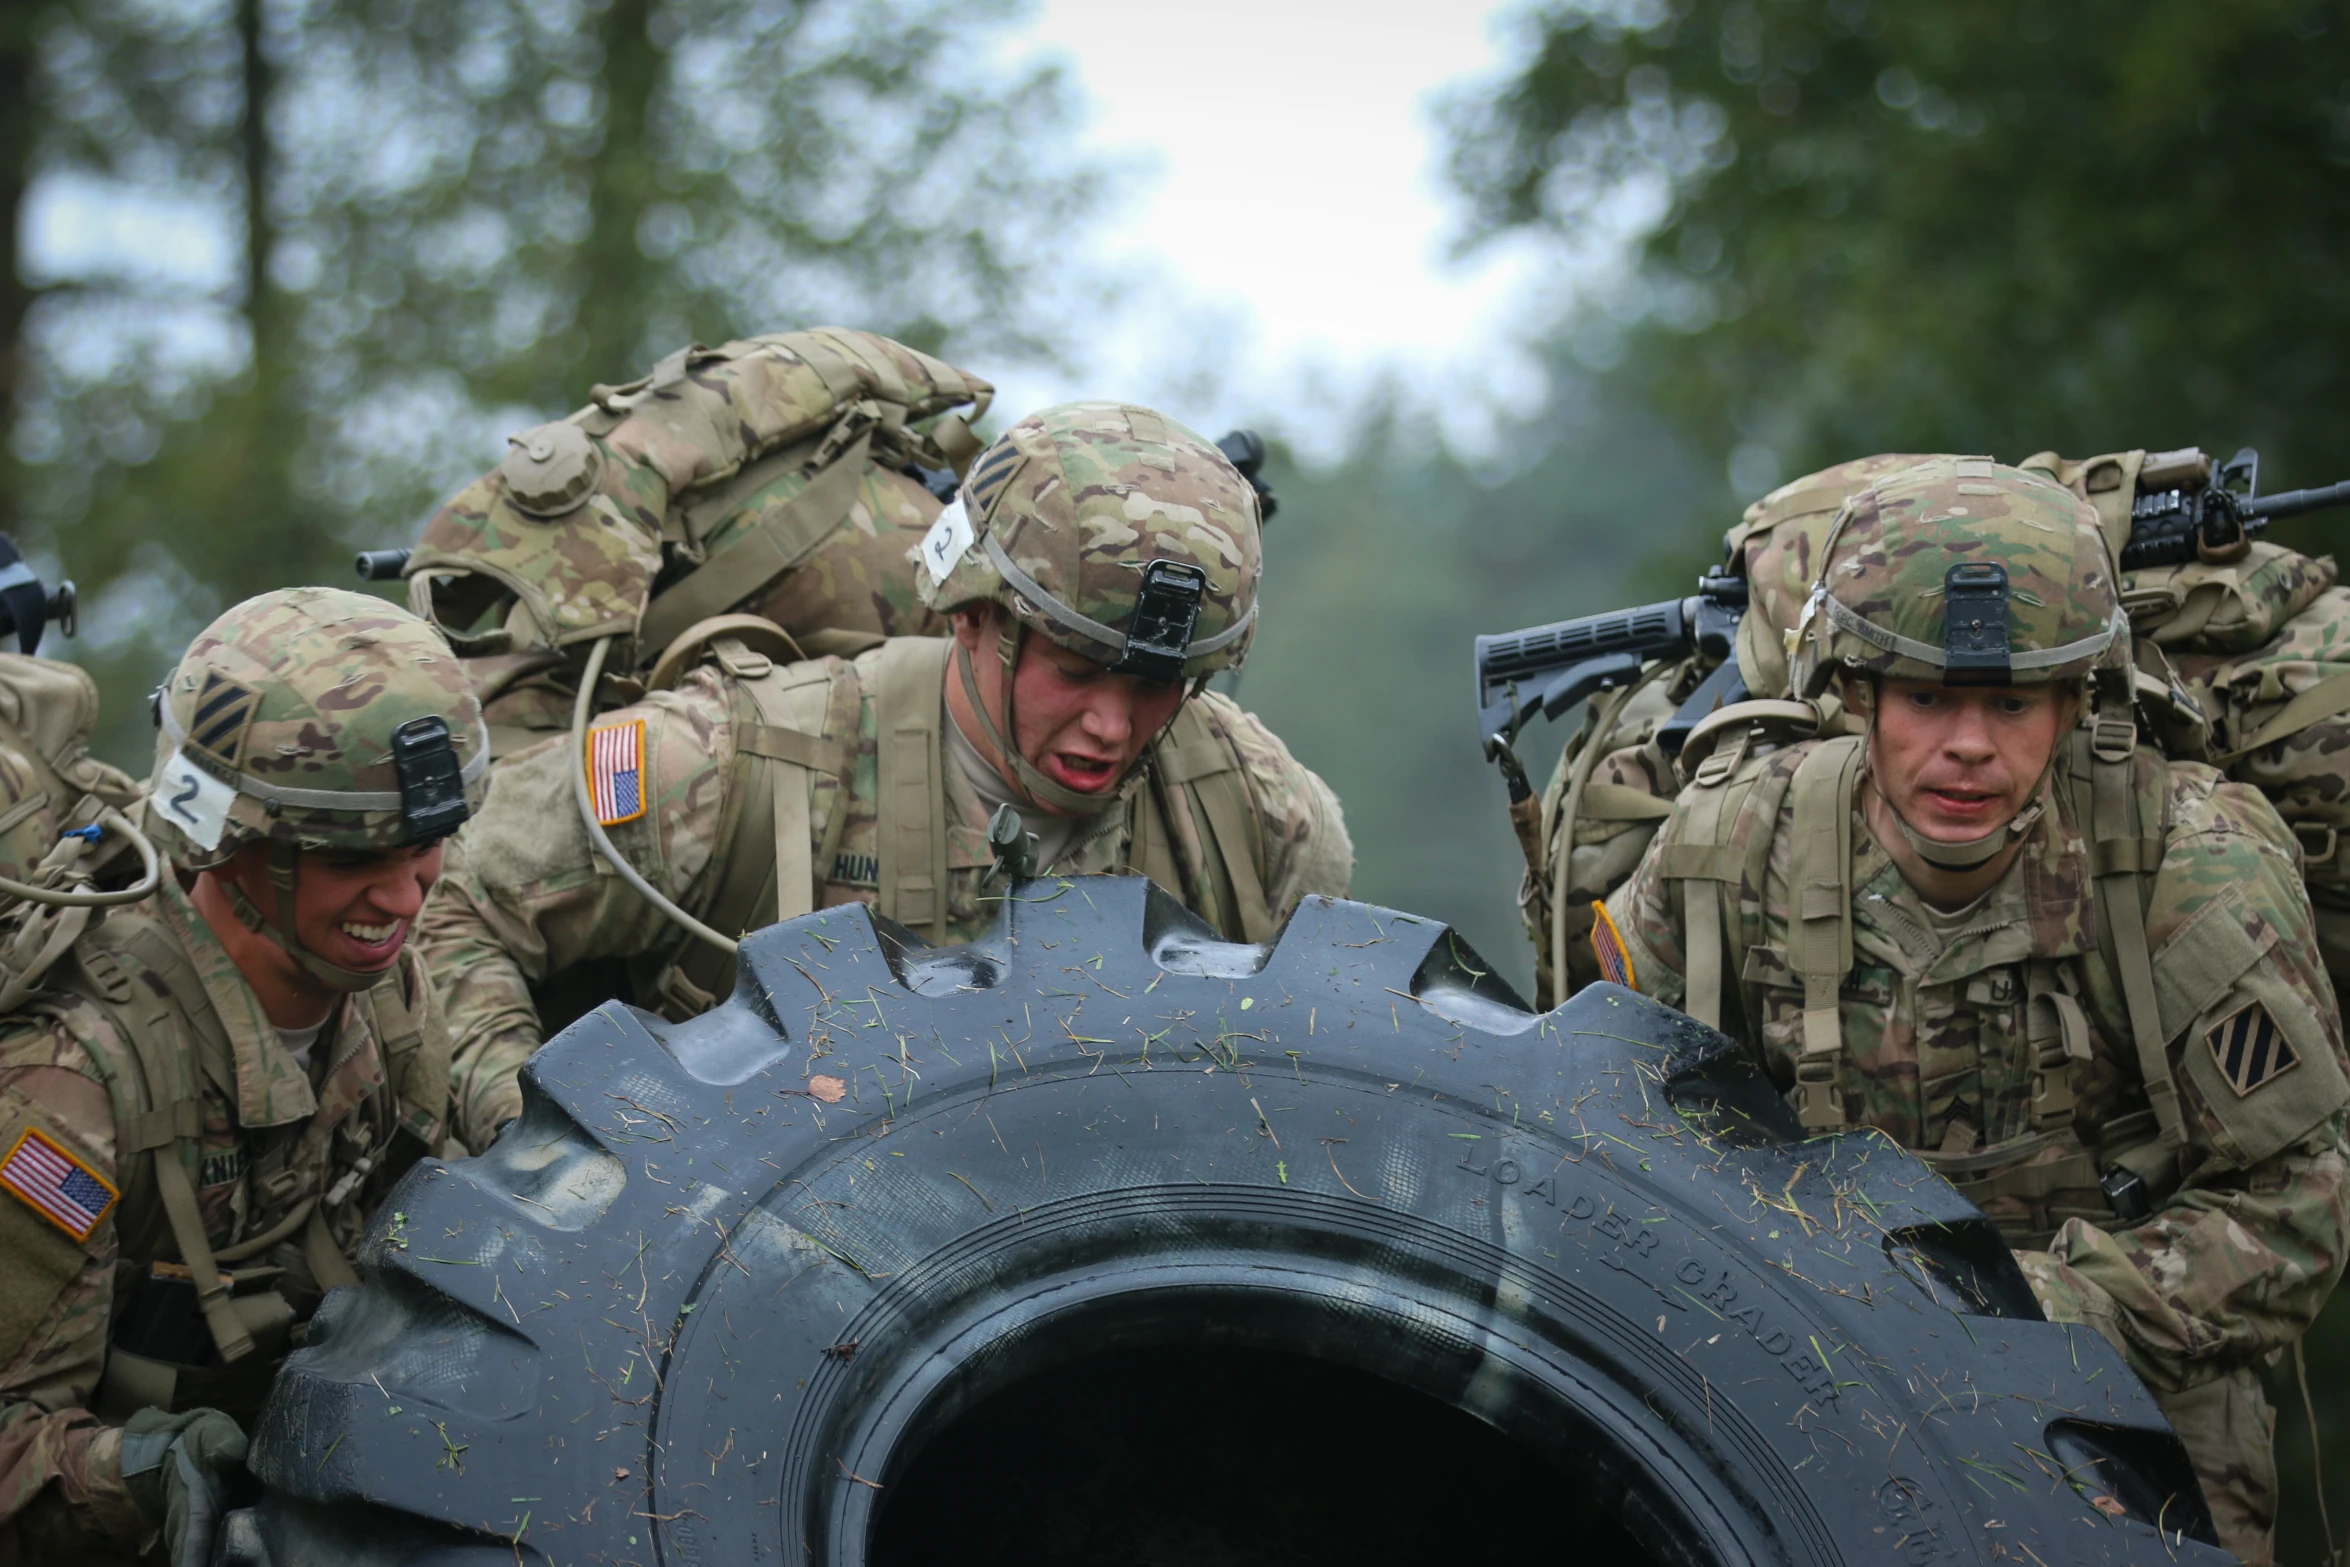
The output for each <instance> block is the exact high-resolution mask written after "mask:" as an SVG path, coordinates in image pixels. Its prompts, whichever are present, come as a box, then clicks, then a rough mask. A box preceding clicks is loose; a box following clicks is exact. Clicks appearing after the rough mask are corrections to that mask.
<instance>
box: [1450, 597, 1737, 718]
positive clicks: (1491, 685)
mask: <svg viewBox="0 0 2350 1567" xmlns="http://www.w3.org/2000/svg"><path fill="white" fill-rule="evenodd" d="M1745 613H1746V579H1745V578H1744V577H1741V576H1736V575H1734V574H1732V573H1731V572H1730V571H1729V570H1727V569H1726V568H1724V567H1720V566H1716V567H1715V568H1714V569H1713V570H1711V571H1709V572H1707V573H1706V574H1705V575H1704V576H1703V577H1701V578H1699V579H1698V583H1697V591H1696V592H1695V593H1693V594H1691V595H1690V596H1689V597H1687V598H1685V599H1667V600H1665V601H1664V602H1663V603H1662V604H1644V605H1642V606H1641V607H1640V608H1638V609H1619V610H1616V611H1614V612H1613V613H1611V614H1606V615H1585V616H1584V617H1582V618H1581V619H1580V620H1560V621H1554V622H1552V623H1551V624H1550V625H1547V626H1529V627H1527V628H1526V629H1525V630H1523V631H1509V632H1504V633H1502V634H1501V635H1499V636H1483V637H1479V638H1478V639H1477V729H1478V733H1479V734H1480V735H1481V736H1482V737H1483V739H1484V741H1485V749H1486V754H1487V755H1489V756H1493V757H1495V758H1496V760H1498V759H1499V752H1500V750H1501V749H1503V748H1506V747H1508V746H1509V745H1510V744H1511V743H1512V742H1514V741H1515V740H1516V739H1517V737H1518V732H1519V731H1520V730H1521V729H1523V728H1525V727H1526V725H1528V724H1529V723H1532V722H1533V721H1534V719H1535V717H1536V716H1537V715H1539V716H1541V717H1543V718H1556V717H1558V716H1559V714H1561V713H1563V712H1565V711H1566V710H1567V709H1568V708H1570V707H1573V706H1574V705H1575V704H1576V703H1577V702H1580V701H1582V700H1584V699H1585V698H1586V697H1589V696H1591V695H1592V694H1593V693H1594V692H1599V691H1612V690H1614V689H1616V688H1617V687H1619V686H1627V685H1630V684H1631V683H1632V682H1633V681H1635V680H1637V679H1639V678H1640V670H1641V667H1642V666H1643V665H1645V664H1646V663H1648V661H1649V660H1651V659H1660V658H1661V659H1673V660H1677V659H1683V658H1687V657H1688V656H1689V655H1690V654H1692V653H1698V654H1702V655H1703V656H1705V657H1707V658H1710V659H1716V660H1719V663H1718V664H1717V666H1716V667H1715V669H1714V671H1713V673H1711V674H1710V675H1708V676H1707V677H1706V678H1705V679H1704V680H1703V681H1701V682H1700V683H1699V684H1698V687H1697V689H1696V690H1695V691H1693V692H1691V693H1690V694H1689V698H1688V700H1687V701H1685V702H1683V703H1682V704H1681V706H1680V709H1679V710H1678V711H1677V712H1675V713H1674V714H1673V716H1672V718H1671V719H1670V720H1668V721H1667V722H1666V724H1665V726H1664V728H1663V729H1661V730H1659V731H1658V734H1657V741H1658V743H1659V744H1661V745H1662V746H1663V747H1664V748H1665V750H1666V751H1667V753H1668V754H1671V753H1678V752H1679V751H1680V749H1681V742H1682V741H1683V740H1685V739H1687V738H1688V736H1689V731H1690V729H1692V728H1693V727H1695V725H1696V724H1697V722H1698V721H1699V720H1700V719H1702V718H1704V717H1705V715H1706V714H1708V713H1710V712H1712V711H1713V710H1714V709H1715V708H1717V707H1724V706H1727V705H1728V704H1730V703H1732V702H1742V701H1744V700H1745V699H1746V695H1747V692H1746V684H1745V682H1744V681H1742V680H1741V679H1739V677H1738V661H1737V660H1736V659H1735V658H1733V657H1731V656H1730V654H1731V650H1732V648H1733V647H1734V646H1735V644H1736V642H1737V638H1738V621H1739V618H1740V617H1741V616H1743V615H1744V614H1745Z"/></svg>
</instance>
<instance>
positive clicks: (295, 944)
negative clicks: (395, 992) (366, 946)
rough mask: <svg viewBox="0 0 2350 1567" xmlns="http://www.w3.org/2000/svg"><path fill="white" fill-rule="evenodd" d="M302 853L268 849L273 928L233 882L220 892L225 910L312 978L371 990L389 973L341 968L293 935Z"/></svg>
mask: <svg viewBox="0 0 2350 1567" xmlns="http://www.w3.org/2000/svg"><path fill="white" fill-rule="evenodd" d="M301 855H302V851H301V850H300V849H297V848H295V847H294V846H293V845H292V844H290V843H286V842H284V841H282V840H278V839H272V840H271V842H270V845H269V885H270V886H271V888H272V889H274V890H275V891H276V893H277V921H276V923H275V925H274V926H273V925H272V924H271V922H270V921H269V919H268V918H267V917H266V916H264V915H263V914H262V912H261V911H260V910H259V909H258V908H255V907H254V906H253V900H252V899H250V898H248V897H246V896H245V889H244V888H242V887H240V886H238V885H237V884H236V883H235V882H233V881H228V880H226V879H223V880H222V881H221V883H220V887H221V890H222V891H224V892H226V893H227V894H228V906H229V909H230V911H231V912H233V913H234V914H235V915H236V917H237V923H239V924H240V925H243V926H244V927H245V928H246V929H247V930H249V931H252V932H254V933H255V934H256V935H261V936H267V937H268V938H269V939H270V940H272V941H274V942H276V943H277V944H278V945H279V946H280V947H282V948H284V949H285V952H286V955H287V956H288V957H290V958H292V959H293V960H294V961H295V962H296V963H299V964H301V965H302V967H303V968H304V969H306V970H308V971H309V972H310V974H311V975H313V976H314V977H315V978H317V979H320V980H322V981H324V982H325V983H327V984H329V985H332V986H333V987H334V988H335V989H337V990H347V991H359V990H373V989H374V988H375V987H376V986H377V985H379V984H381V983H382V982H383V979H384V976H385V975H386V974H388V973H390V972H391V970H389V969H377V970H375V971H373V972H370V971H368V970H366V969H355V968H343V967H341V966H340V965H338V964H333V963H329V962H328V961H327V960H326V959H324V958H322V957H320V956H319V955H318V954H317V953H315V952H312V951H311V950H310V949H309V948H308V947H305V946H304V945H302V938H301V937H300V936H299V935H297V934H295V931H294V870H295V867H296V866H297V865H299V864H300V863H301Z"/></svg>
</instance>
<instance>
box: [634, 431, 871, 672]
mask: <svg viewBox="0 0 2350 1567" xmlns="http://www.w3.org/2000/svg"><path fill="white" fill-rule="evenodd" d="M850 417H851V418H857V417H859V415H857V414H855V413H852V414H851V415H850ZM862 417H863V422H864V430H863V433H860V434H859V435H858V436H857V437H856V438H855V439H854V440H853V441H850V442H849V443H848V445H847V446H846V447H845V449H840V450H838V452H837V455H835V456H834V457H833V458H832V460H831V461H830V462H829V463H828V464H826V465H825V466H824V467H823V468H821V469H820V470H818V471H817V473H816V474H815V476H814V477H812V478H811V479H809V481H808V485H807V488H805V489H803V490H801V491H800V493H799V494H797V495H795V496H793V497H792V498H791V499H790V500H788V501H786V502H784V503H783V504H782V505H781V506H778V507H776V508H775V509H774V510H772V511H770V512H769V513H767V515H765V516H764V517H762V518H760V519H759V521H758V522H757V523H756V524H754V525H753V526H752V527H751V528H750V529H749V530H747V531H746V532H745V533H744V534H743V536H742V537H741V538H739V539H736V540H735V541H734V542H733V543H731V544H729V545H727V546H726V547H725V548H724V549H722V550H720V551H719V552H718V553H717V554H715V555H713V556H711V557H710V559H708V560H706V561H704V562H703V563H702V564H701V565H699V566H697V567H695V568H694V569H693V571H692V572H690V573H688V574H687V575H686V577H685V578H684V579H683V580H682V581H680V582H678V583H677V584H676V585H675V586H674V587H671V588H669V589H667V590H666V591H664V592H662V593H660V594H658V595H656V596H655V597H654V599H653V602H652V603H650V604H648V605H647V606H645V615H644V621H643V623H642V624H641V625H640V627H639V628H638V631H637V646H638V647H639V648H640V649H642V650H643V651H644V654H645V655H646V656H647V657H650V656H651V655H652V654H655V653H658V652H659V651H660V650H661V649H663V648H665V647H667V646H669V644H670V643H671V642H672V641H674V640H676V638H677V635H678V634H679V633H680V632H682V631H684V630H685V629H686V628H687V627H688V626H691V625H693V624H694V623H695V622H696V621H700V620H707V619H709V618H710V617H711V616H712V615H720V614H724V613H725V612H726V611H727V610H729V609H731V608H733V607H734V606H735V605H737V604H740V603H741V602H742V601H743V600H745V599H747V598H749V597H751V595H753V594H755V593H757V592H758V591H759V590H760V589H762V588H764V587H766V586H767V584H768V583H770V582H773V581H774V580H775V579H776V578H777V577H780V576H782V575H783V574H784V573H785V572H787V571H789V570H791V569H792V568H793V567H794V566H797V565H798V564H799V563H800V562H801V561H803V560H806V559H807V558H808V552H809V551H811V550H813V549H814V548H815V547H816V546H817V545H818V544H819V543H821V542H822V541H823V539H824V537H825V535H826V534H828V533H830V532H831V531H832V530H833V529H834V528H835V527H837V526H839V524H840V522H841V519H842V518H844V517H846V516H848V514H849V508H850V507H851V506H853V505H855V504H856V500H857V485H858V483H859V481H861V480H862V479H863V478H864V477H865V472H866V470H867V469H868V468H869V467H871V466H872V464H871V462H870V460H869V459H870V457H871V454H872V450H873V436H872V425H873V422H874V420H873V416H872V415H870V414H867V415H864V416H862ZM825 444H826V445H827V446H831V444H832V443H831V442H830V441H827V442H826V443H825ZM822 455H823V453H822V452H819V453H818V456H819V457H821V456H822Z"/></svg>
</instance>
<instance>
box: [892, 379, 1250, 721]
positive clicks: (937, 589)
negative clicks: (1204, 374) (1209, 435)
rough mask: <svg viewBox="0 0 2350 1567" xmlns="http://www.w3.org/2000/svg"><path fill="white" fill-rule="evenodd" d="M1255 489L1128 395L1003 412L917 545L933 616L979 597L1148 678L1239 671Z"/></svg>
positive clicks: (919, 584) (1207, 446) (1210, 448)
mask: <svg viewBox="0 0 2350 1567" xmlns="http://www.w3.org/2000/svg"><path fill="white" fill-rule="evenodd" d="M1258 529H1259V518H1258V502H1257V494H1256V491H1255V490H1254V489H1253V488H1251V487H1250V485H1249V482H1248V480H1246V479H1244V478H1242V477H1241V475H1240V471H1239V470H1238V469H1236V468H1234V467H1233V466H1232V464H1231V463H1230V462H1229V461H1227V460H1226V458H1225V456H1224V454H1223V453H1222V452H1220V451H1218V450H1217V449H1216V447H1215V445H1214V444H1213V443H1211V442H1209V441H1206V440H1203V439H1201V438H1200V437H1199V436H1198V435H1196V434H1194V433H1193V432H1191V431H1190V430H1187V429H1185V428H1184V427H1183V426H1181V425H1179V424H1177V423H1176V422H1175V421H1174V420H1172V419H1169V418H1167V417H1166V416H1165V415H1163V414H1158V413H1153V412H1152V411H1151V410H1150V409H1147V408H1138V407H1135V406H1134V405H1132V404H1129V403H1106V402H1102V403H1064V404H1062V405H1061V406H1059V407H1057V408H1047V409H1045V410H1044V411H1043V412H1042V413H1035V414H1031V415H1029V416H1028V417H1027V418H1025V419H1023V420H1021V421H1020V422H1019V423H1018V424H1015V425H1013V426H1012V427H1011V428H1010V429H1009V430H1006V431H1005V432H1004V433H1003V434H1002V435H1001V436H999V437H997V438H996V441H995V443H994V444H993V445H991V446H990V447H988V449H987V450H986V451H984V452H982V453H981V454H980V455H979V457H978V458H977V459H976V460H975V461H974V462H973V463H972V465H971V472H970V476H969V477H968V478H966V479H965V480H964V481H963V486H962V488H961V490H960V491H959V492H958V493H957V495H956V497H955V499H954V501H953V502H952V503H950V504H949V505H948V507H947V509H946V511H945V512H943V513H942V514H941V515H940V516H939V519H938V520H937V521H936V522H935V523H933V524H932V525H931V529H930V532H929V533H928V534H927V535H926V536H925V537H924V538H923V541H922V543H921V545H920V547H919V549H918V551H917V553H918V555H919V556H920V560H921V568H922V569H921V570H920V571H919V572H918V573H917V574H916V581H915V591H916V592H917V593H918V594H919V595H920V597H921V599H922V602H923V603H925V604H927V605H929V606H930V607H931V608H932V609H935V610H937V611H939V612H940V613H942V614H944V613H948V612H951V611H953V610H957V609H962V608H965V607H967V606H969V605H973V604H977V603H980V602H982V601H986V602H992V603H996V604H1001V605H1003V606H1004V607H1005V608H1006V609H1008V610H1009V611H1011V613H1012V615H1013V616H1014V617H1015V619H1016V621H1017V622H1018V623H1019V624H1020V625H1023V626H1025V627H1028V628H1030V629H1033V630H1035V631H1037V632H1039V633H1041V634H1042V635H1044V636H1046V637H1048V638H1050V639H1051V640H1052V641H1054V642H1056V643H1058V644H1059V645H1060V646H1062V647H1065V648H1068V649H1070V650H1071V651H1072V652H1077V653H1082V654H1084V655H1085V656H1086V657H1088V658H1091V659H1095V660H1097V661H1098V662H1100V663H1104V664H1108V665H1110V666H1111V667H1112V668H1113V669H1116V670H1118V671H1120V672H1121V673H1131V674H1136V675H1140V676H1141V677H1142V678H1144V679H1146V680H1150V681H1153V682H1154V683H1158V684H1167V683H1170V682H1172V681H1174V680H1178V679H1197V678H1200V677H1202V676H1205V675H1209V674H1213V673H1214V672H1215V671H1217V670H1219V669H1227V668H1234V667H1237V666H1238V665H1239V663H1240V662H1241V660H1242V658H1243V657H1245V656H1246V654H1247V652H1248V645H1249V642H1250V639H1251V637H1252V636H1253V634H1254V632H1255V630H1256V619H1257V579H1258V577H1259V576H1260V575H1261V573H1262V570H1263V565H1264V556H1263V546H1262V542H1261V540H1260V537H1259V531H1258Z"/></svg>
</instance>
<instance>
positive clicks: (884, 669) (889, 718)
mask: <svg viewBox="0 0 2350 1567" xmlns="http://www.w3.org/2000/svg"><path fill="white" fill-rule="evenodd" d="M952 646H953V644H952V643H951V642H946V641H942V640H939V639H937V638H932V637H893V638H891V639H890V640H889V641H887V642H885V643H883V644H882V648H881V661H880V662H881V689H880V691H879V692H878V694H877V695H876V697H875V699H874V707H875V714H874V716H875V719H876V722H877V725H878V728H879V731H880V756H879V758H878V762H879V767H878V773H879V780H878V781H879V786H880V787H879V791H878V796H879V797H878V798H877V799H876V800H875V802H874V808H875V813H876V816H877V820H876V821H875V822H874V837H875V853H876V856H877V857H878V858H879V860H880V862H881V866H880V881H881V895H880V899H879V902H880V906H881V912H882V913H883V914H885V915H887V916H889V917H890V918H891V919H894V920H896V921H897V922H898V923H899V924H901V925H906V926H909V927H915V928H919V927H921V926H924V925H927V926H929V927H930V936H931V939H933V940H934V941H941V942H943V941H945V940H946V934H947V824H946V787H945V782H946V778H945V774H944V772H943V771H942V770H941V768H942V764H943V763H944V761H945V758H944V756H943V755H942V753H941V750H940V744H939V722H940V719H941V717H942V714H943V710H942V707H941V704H942V703H943V702H944V701H945V699H946V675H947V655H948V651H949V650H950V649H951V648H952Z"/></svg>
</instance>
